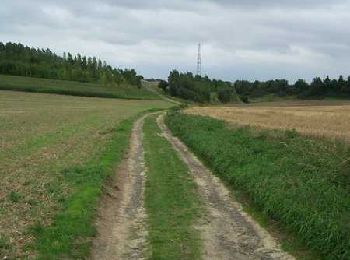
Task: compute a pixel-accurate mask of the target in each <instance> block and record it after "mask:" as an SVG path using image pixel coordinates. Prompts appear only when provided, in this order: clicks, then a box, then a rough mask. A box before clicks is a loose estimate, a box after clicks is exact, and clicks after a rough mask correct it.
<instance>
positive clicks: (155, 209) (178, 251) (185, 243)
mask: <svg viewBox="0 0 350 260" xmlns="http://www.w3.org/2000/svg"><path fill="white" fill-rule="evenodd" d="M144 134H145V135H144V147H145V160H146V167H147V169H148V173H147V181H146V190H145V207H146V210H147V213H148V229H149V240H150V244H151V246H150V248H151V252H150V254H151V259H164V260H171V259H174V260H176V259H184V260H185V259H191V260H192V259H199V258H200V253H201V252H200V251H201V250H200V249H201V248H200V246H201V243H200V238H199V232H198V231H196V230H195V229H194V228H193V226H194V224H195V222H196V219H197V218H198V217H199V214H200V209H199V207H200V206H199V204H200V203H199V201H200V200H199V197H198V194H197V191H196V186H195V184H194V182H193V180H192V178H191V176H190V172H189V169H188V168H187V166H186V165H185V164H184V162H183V161H182V160H181V159H180V158H179V157H178V155H177V153H176V152H175V151H174V149H173V148H172V146H171V144H169V143H168V141H167V140H165V139H164V137H161V136H160V134H161V131H160V129H159V127H158V126H157V123H156V121H155V117H154V116H153V117H150V118H147V119H146V121H145V126H144Z"/></svg>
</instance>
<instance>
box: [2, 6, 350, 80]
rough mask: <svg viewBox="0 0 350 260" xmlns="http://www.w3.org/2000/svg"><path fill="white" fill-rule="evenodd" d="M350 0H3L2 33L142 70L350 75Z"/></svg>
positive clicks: (229, 76) (228, 76)
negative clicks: (199, 60) (200, 62)
mask: <svg viewBox="0 0 350 260" xmlns="http://www.w3.org/2000/svg"><path fill="white" fill-rule="evenodd" d="M349 25H350V0H331V1H329V0H328V1H326V0H265V1H262V0H208V1H202V0H173V1H168V0H167V1H162V0H155V1H145V0H100V1H98V0H61V1H60V0H55V1H53V0H30V1H27V0H1V4H0V41H2V42H7V41H12V42H21V43H24V44H26V45H30V46H34V47H45V48H46V47H49V48H50V49H52V50H54V51H55V52H57V53H58V54H61V55H62V53H63V52H64V51H70V52H72V53H77V52H80V53H82V54H85V55H90V56H97V57H100V58H101V59H102V60H106V61H107V62H108V63H110V64H112V65H114V66H118V67H122V68H124V67H132V68H135V69H137V71H138V72H139V73H141V74H142V75H144V76H145V77H156V78H158V77H161V78H166V77H167V75H168V72H169V70H171V69H178V70H180V71H193V72H194V71H195V70H196V56H197V44H198V42H201V43H202V56H203V57H202V60H203V65H202V66H203V73H204V74H207V75H209V76H210V77H215V78H222V79H225V80H236V79H250V80H253V79H260V80H261V79H270V78H287V79H290V80H295V79H297V78H306V79H311V78H312V77H314V76H321V77H324V76H325V75H330V76H332V77H336V76H338V75H340V74H342V75H344V76H347V75H350V26H349Z"/></svg>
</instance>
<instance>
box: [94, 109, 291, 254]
mask: <svg viewBox="0 0 350 260" xmlns="http://www.w3.org/2000/svg"><path fill="white" fill-rule="evenodd" d="M145 117H146V116H143V117H142V118H140V119H138V120H137V121H136V122H135V124H134V127H133V130H132V134H131V140H130V147H129V152H128V156H127V158H126V159H125V160H124V161H123V163H122V164H121V166H120V167H119V169H118V171H117V173H116V177H115V178H114V179H113V181H111V184H110V186H108V187H105V192H104V195H103V198H102V200H101V205H100V208H99V210H98V212H99V216H98V219H97V224H96V226H97V232H98V236H97V238H96V239H95V241H94V243H93V250H92V259H108V260H113V259H145V258H147V256H148V250H147V248H149V247H148V246H147V230H146V223H145V222H146V217H147V216H146V212H145V208H144V189H145V178H146V176H145V171H146V168H145V162H144V152H143V147H142V138H143V134H142V126H143V122H144V118H145ZM163 117H164V115H163V114H161V115H160V116H159V117H158V118H157V123H158V125H159V127H160V129H161V131H162V135H163V136H164V137H165V138H166V139H167V140H168V141H169V142H170V143H171V145H172V146H173V148H174V149H175V150H176V151H177V152H178V154H179V156H180V158H181V159H182V160H183V161H184V162H185V163H186V165H187V166H188V168H189V169H190V171H191V173H192V176H193V179H194V181H195V183H196V184H197V186H198V192H199V196H200V197H201V200H202V202H203V205H204V212H205V213H204V214H203V216H202V217H201V218H200V219H199V221H198V223H197V224H196V228H198V230H199V231H200V233H201V238H202V240H203V259H210V260H213V259H215V260H216V259H222V260H225V259H235V260H243V259H283V260H285V259H286V260H287V259H294V258H293V257H292V256H290V255H288V254H287V253H285V252H283V251H282V250H281V249H280V246H279V244H278V243H277V242H276V241H275V239H274V238H273V237H272V236H271V235H270V234H269V233H268V232H266V231H265V230H264V229H263V228H261V227H260V226H259V225H258V224H257V223H256V222H255V221H254V220H253V219H252V218H251V217H249V216H248V215H247V214H246V213H245V212H244V211H243V210H242V207H241V206H240V204H239V203H237V202H235V201H234V199H233V198H232V196H231V195H230V192H229V190H228V189H227V188H226V187H225V186H224V185H223V184H222V182H221V181H220V180H219V179H218V178H217V177H215V176H214V175H213V174H212V173H211V172H210V171H209V170H208V169H207V168H206V167H205V166H204V165H203V164H202V163H201V162H200V161H199V160H198V159H197V158H196V157H195V156H194V155H193V154H192V153H191V152H189V150H188V149H187V147H186V146H185V145H184V144H183V143H182V142H181V141H179V140H178V139H177V138H176V137H174V136H173V135H172V134H171V132H170V131H169V129H168V128H167V127H166V125H165V124H164V120H163Z"/></svg>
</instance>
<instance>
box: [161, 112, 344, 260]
mask: <svg viewBox="0 0 350 260" xmlns="http://www.w3.org/2000/svg"><path fill="white" fill-rule="evenodd" d="M166 123H167V124H168V126H169V127H170V128H171V130H172V131H173V133H174V134H175V135H176V136H178V137H180V138H181V139H182V140H183V141H184V142H185V143H186V144H187V145H188V146H189V147H190V148H191V149H192V150H193V151H194V152H195V153H196V154H197V155H198V156H199V157H200V158H201V159H202V160H203V161H204V162H205V163H206V164H207V165H208V166H209V167H210V168H211V169H212V170H213V171H214V172H215V173H216V174H217V175H218V176H220V177H221V178H222V179H223V180H225V181H226V182H227V183H228V185H231V187H233V188H234V189H236V190H240V191H242V193H244V194H245V195H246V196H247V197H248V198H249V201H250V202H251V203H252V204H253V205H254V207H255V209H257V210H258V211H259V212H260V213H261V214H263V215H265V216H267V217H268V218H269V219H271V220H273V221H277V222H278V223H279V224H280V225H281V226H282V227H284V228H285V230H287V231H289V232H291V233H292V234H293V235H295V236H296V237H297V238H298V240H299V241H302V243H303V244H304V245H306V246H307V247H308V248H309V249H312V250H315V251H316V252H317V253H319V254H320V255H321V256H322V257H323V258H324V259H349V258H350V225H349V221H348V220H349V218H350V196H349V194H350V174H349V172H350V162H349V160H348V158H349V156H350V150H349V147H348V146H347V145H345V144H343V143H334V142H331V141H327V140H320V139H318V140H317V139H311V138H308V137H304V136H301V135H299V134H297V133H296V132H295V131H272V130H270V131H268V130H266V131H257V130H255V129H252V128H248V127H245V128H236V129H232V128H229V127H228V126H227V125H226V124H225V123H224V122H223V121H219V120H216V119H212V118H207V117H201V116H190V115H184V114H181V113H172V114H170V115H169V116H168V117H167V118H166Z"/></svg>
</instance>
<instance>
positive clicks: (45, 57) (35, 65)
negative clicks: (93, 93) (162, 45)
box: [0, 42, 142, 87]
mask: <svg viewBox="0 0 350 260" xmlns="http://www.w3.org/2000/svg"><path fill="white" fill-rule="evenodd" d="M0 74H5V75H14V76H28V77H38V78H48V79H62V80H73V81H80V82H98V83H103V84H112V85H119V84H123V83H126V84H131V85H135V86H138V87H140V86H141V79H142V77H141V76H139V75H137V73H136V71H135V70H134V69H124V70H122V69H118V68H113V67H112V66H110V65H108V64H107V63H106V62H102V61H101V60H100V59H97V58H96V57H86V56H82V55H80V54H77V55H74V56H73V55H72V54H71V53H69V52H68V53H65V54H64V55H63V57H62V56H59V55H57V54H55V53H53V52H52V51H51V50H50V49H39V48H30V47H28V46H24V45H23V44H18V43H11V42H8V43H6V44H4V43H2V42H0Z"/></svg>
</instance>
